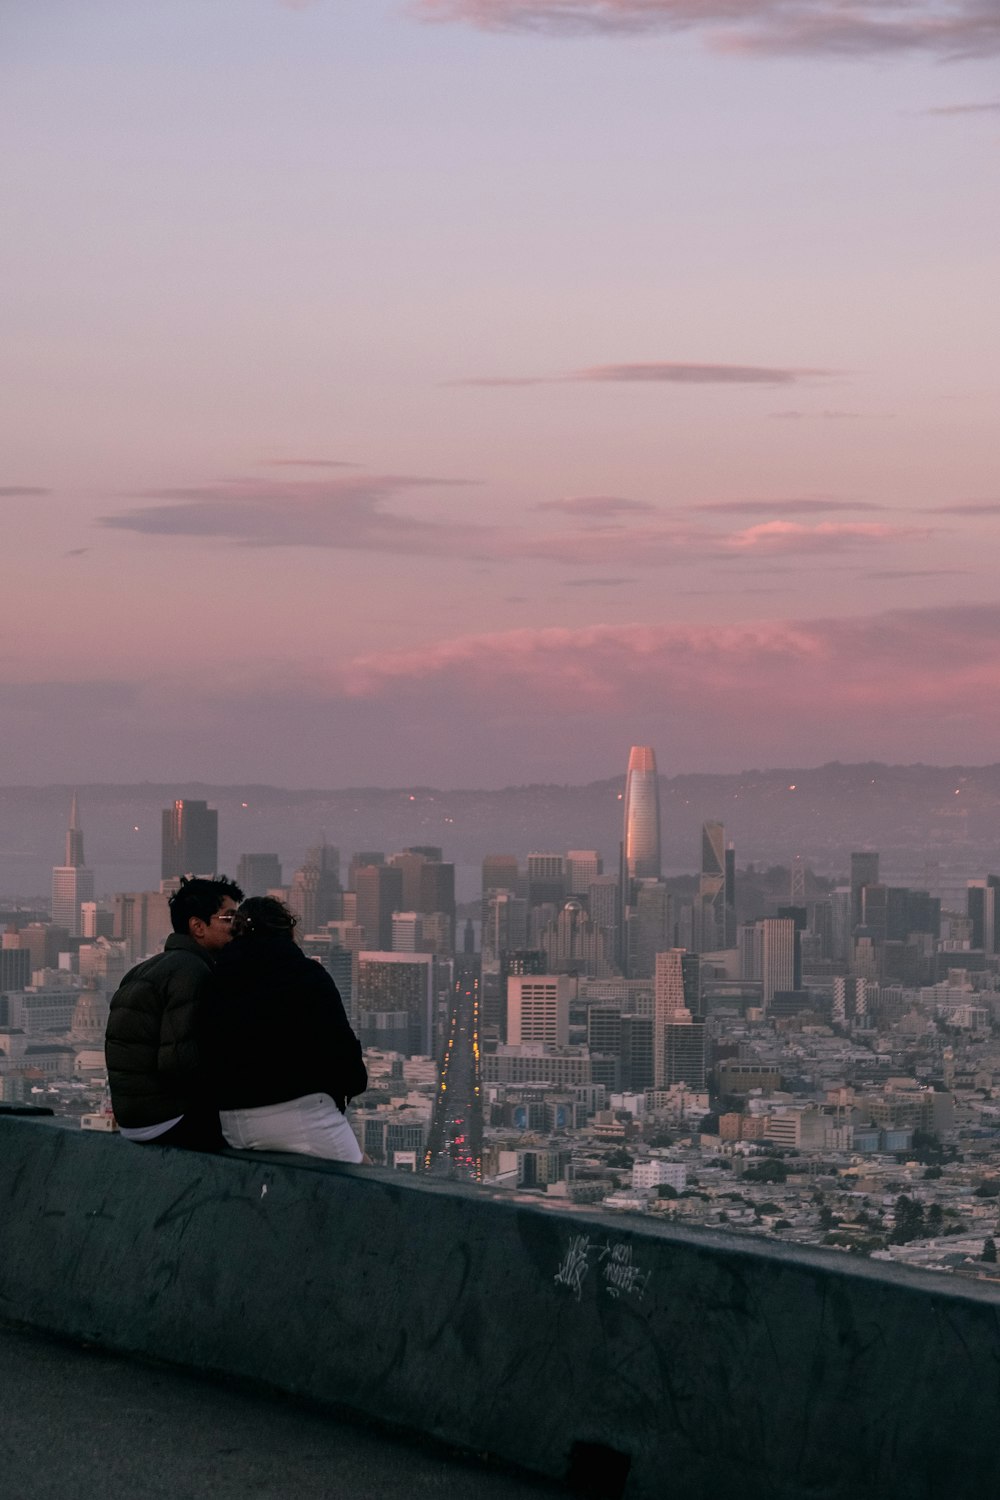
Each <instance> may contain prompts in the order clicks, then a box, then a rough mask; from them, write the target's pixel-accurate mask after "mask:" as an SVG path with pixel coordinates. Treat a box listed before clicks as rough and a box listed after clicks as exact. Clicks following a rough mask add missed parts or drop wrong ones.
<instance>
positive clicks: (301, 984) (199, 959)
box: [105, 876, 368, 1162]
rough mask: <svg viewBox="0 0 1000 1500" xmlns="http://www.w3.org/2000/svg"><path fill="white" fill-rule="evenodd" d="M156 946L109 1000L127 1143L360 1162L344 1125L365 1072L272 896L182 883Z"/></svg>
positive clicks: (317, 970)
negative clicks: (168, 929) (160, 947)
mask: <svg viewBox="0 0 1000 1500" xmlns="http://www.w3.org/2000/svg"><path fill="white" fill-rule="evenodd" d="M170 920H171V925H172V927H173V929H174V930H173V932H172V933H171V935H170V937H168V938H167V941H166V945H165V947H164V951H163V952H162V953H158V954H156V956H155V957H154V958H147V959H145V960H144V961H143V962H142V963H140V964H137V965H136V967H135V968H134V969H131V970H130V971H129V972H128V973H127V974H126V975H125V978H124V979H123V980H122V982H121V985H120V986H119V988H118V990H117V992H116V994H115V995H114V998H113V999H112V1001H111V1011H110V1015H109V1017H108V1030H107V1036H106V1039H105V1054H106V1058H107V1065H108V1086H109V1088H110V1090H111V1103H112V1106H113V1108H114V1112H115V1117H116V1118H117V1120H118V1125H119V1129H120V1131H121V1134H122V1136H123V1137H124V1138H125V1139H126V1140H131V1141H141V1142H155V1143H156V1145H159V1146H185V1147H187V1148H188V1149H189V1150H192V1151H221V1150H222V1149H223V1148H224V1147H225V1146H227V1145H229V1146H233V1147H236V1148H237V1149H241V1150H257V1151H297V1152H302V1153H304V1154H305V1155H307V1156H323V1157H327V1158H328V1159H330V1160H332V1161H349V1162H360V1161H362V1160H364V1159H365V1158H363V1156H362V1152H361V1147H360V1146H359V1145H358V1142H357V1139H356V1137H355V1135H354V1132H353V1130H352V1129H351V1126H350V1124H349V1123H348V1121H347V1119H346V1118H345V1115H344V1111H345V1109H346V1107H347V1103H348V1101H349V1100H350V1099H351V1098H353V1097H355V1096H356V1095H358V1094H360V1093H362V1092H363V1091H364V1089H365V1088H366V1086H367V1083H368V1074H367V1072H366V1070H365V1065H364V1062H363V1061H362V1057H361V1044H360V1043H359V1041H358V1039H357V1037H356V1036H355V1035H354V1032H353V1031H352V1030H351V1026H350V1023H349V1021H348V1019H347V1016H346V1014H345V1012H344V1006H343V1002H342V1001H341V998H340V994H339V992H338V990H337V986H336V985H335V984H334V982H333V980H332V979H331V978H330V976H329V974H328V973H327V972H326V970H325V969H324V968H323V967H322V966H321V965H320V964H318V963H316V962H314V960H312V959H310V958H307V957H306V955H305V954H304V953H303V952H302V949H301V948H299V947H298V945H297V944H296V942H295V938H294V932H295V923H296V919H295V917H294V916H293V915H292V913H291V912H290V911H289V909H288V907H287V906H285V905H284V903H283V902H281V901H277V900H274V899H273V898H272V897H270V896H252V897H250V898H249V899H248V900H246V901H244V900H243V892H242V891H241V890H240V888H239V886H238V885H235V884H234V883H233V881H231V880H227V879H226V878H225V876H220V877H219V878H218V879H214V880H208V879H193V880H188V879H182V880H181V884H180V889H179V890H178V891H176V892H175V894H174V895H173V896H171V897H170Z"/></svg>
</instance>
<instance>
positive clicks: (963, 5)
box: [409, 0, 1000, 57]
mask: <svg viewBox="0 0 1000 1500" xmlns="http://www.w3.org/2000/svg"><path fill="white" fill-rule="evenodd" d="M409 9H410V11H411V13H412V14H414V15H416V16H417V17H419V18H421V19H423V20H425V21H438V22H447V21H463V22H466V23H468V24H470V25H473V26H478V27H480V28H482V29H483V30H486V31H534V32H541V33H547V34H549V35H552V36H581V35H595V34H596V35H609V36H610V35H616V34H618V35H633V36H634V35H636V34H641V33H650V32H671V31H690V30H703V31H705V32H706V33H707V34H708V36H709V38H710V40H711V42H712V44H713V45H714V46H717V47H719V48H721V49H724V50H727V51H738V52H761V53H772V54H774V53H778V54H781V53H792V54H796V53H808V54H814V55H815V54H828V55H832V56H837V57H866V56H882V55H885V54H886V53H890V54H891V53H905V52H925V53H929V54H932V55H937V56H941V57H992V56H995V55H996V53H997V52H1000V13H998V9H997V6H996V4H995V0H855V3H854V4H843V3H842V0H410V6H409Z"/></svg>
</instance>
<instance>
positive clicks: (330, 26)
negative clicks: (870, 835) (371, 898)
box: [0, 0, 1000, 787]
mask: <svg viewBox="0 0 1000 1500" xmlns="http://www.w3.org/2000/svg"><path fill="white" fill-rule="evenodd" d="M732 12H733V8H732V6H730V5H726V4H724V3H722V0H719V3H718V4H716V5H711V4H709V5H698V6H691V5H690V4H684V3H681V0H410V3H403V0H314V3H311V4H310V3H306V0H286V3H279V0H216V3H214V4H213V5H212V6H205V5H204V4H203V3H202V0H170V4H169V5H168V4H165V3H162V0H161V3H159V4H157V3H151V4H147V5H144V6H141V7H135V6H133V5H130V4H128V3H127V0H93V3H92V4H89V5H87V6H86V7H56V8H55V9H53V8H47V7H39V6H38V5H37V4H34V3H32V0H8V4H7V5H5V6H4V9H3V15H2V16H0V50H2V53H3V56H4V73H5V88H4V91H3V95H2V98H0V118H2V119H3V121H4V124H5V126H6V138H7V140H8V142H9V146H8V152H7V157H6V162H5V168H6V171H7V174H8V178H9V184H10V186H9V192H8V196H9V198H10V200H11V202H12V203H13V204H14V205H15V207H14V220H15V223H16V233H13V234H12V235H10V236H9V237H8V240H7V242H6V243H5V245H4V248H3V251H2V260H0V265H2V270H3V275H4V283H5V286H6V287H7V289H8V297H7V299H6V307H7V310H6V311H5V313H4V314H3V318H4V324H3V329H4V339H3V346H4V350H5V353H4V355H3V357H2V369H3V375H4V379H5V389H6V391H7V397H6V400H5V403H4V411H3V415H2V418H0V423H2V429H0V430H2V439H3V452H4V460H3V466H2V470H0V517H2V519H3V523H4V534H5V546H6V548H7V550H8V554H9V556H10V557H11V558H12V559H13V560H14V562H15V563H16V566H15V567H13V568H12V569H11V570H10V571H11V577H10V579H9V581H8V583H7V587H6V589H5V593H4V600H3V605H2V615H0V629H2V631H3V641H4V647H3V664H2V671H0V688H2V691H3V695H4V702H5V707H6V710H7V720H8V732H7V736H6V745H5V748H6V752H7V754H6V758H5V763H6V766H7V778H6V779H8V780H10V781H15V782H23V783H30V784H39V783H48V782H52V781H60V782H67V783H70V784H74V783H76V782H80V783H81V784H83V783H88V782H95V781H109V780H116V781H131V780H136V781H139V780H147V779H148V780H157V781H167V780H175V781H181V780H204V781H210V782H215V783H219V782H226V783H230V784H232V783H236V782H250V781H257V782H268V783H277V784H280V785H286V786H292V787H304V786H316V785H320V786H323V785H340V786H351V785H358V784H368V785H371V784H376V785H378V784H382V785H413V784H415V783H425V784H434V785H450V786H453V787H468V786H471V785H483V784H485V785H494V786H496V785H501V784H503V783H504V782H507V783H508V784H509V783H511V782H514V783H523V782H534V781H546V782H550V781H551V782H559V783H565V782H580V781H586V780H589V779H593V778H596V777H599V776H601V775H608V774H611V773H612V771H613V770H614V768H615V767H617V765H618V764H619V761H620V757H621V746H622V744H623V743H624V744H626V745H627V744H629V743H640V744H641V743H647V744H656V745H657V747H658V751H659V759H660V768H661V771H662V772H664V773H665V774H676V773H678V772H681V771H692V770H696V769H697V770H704V771H716V772H723V771H736V770H740V769H742V768H744V767H746V766H749V765H772V766H774V765H788V764H798V765H819V764H823V763H826V762H828V761H830V760H842V761H863V760H869V759H878V760H886V761H890V762H893V761H899V762H913V761H921V760H922V761H926V762H930V763H935V764H954V763H959V762H966V763H967V762H970V761H973V762H974V761H991V760H992V759H993V758H994V755H995V746H996V744H997V743H998V741H1000V694H998V692H997V688H998V686H1000V644H998V642H1000V628H998V627H1000V600H998V596H997V591H996V584H995V579H994V576H993V574H994V570H993V568H992V565H991V557H992V556H993V555H994V554H995V552H996V549H997V546H998V542H1000V537H998V526H1000V479H998V475H997V460H996V444H995V438H994V431H993V429H994V426H995V416H994V413H995V410H996V406H997V394H998V380H997V359H996V349H997V347H998V346H1000V339H998V337H997V335H998V332H1000V327H998V321H997V320H998V314H997V311H996V298H995V295H994V289H993V282H994V275H993V269H992V260H993V256H992V254H991V253H990V252H989V250H988V247H989V246H990V245H991V244H993V243H995V242H996V240H997V238H998V236H1000V222H998V219H997V215H998V209H997V202H996V197H995V195H990V196H989V197H988V196H987V194H986V193H985V191H984V189H983V182H984V181H985V180H986V178H987V176H988V174H989V173H990V169H991V168H992V167H993V164H994V162H995V157H996V145H997V131H998V119H1000V96H998V92H997V87H996V56H997V52H998V51H1000V26H998V24H997V22H996V19H995V18H994V17H992V16H987V15H986V14H985V13H984V11H983V8H982V7H981V6H980V5H979V4H977V3H976V0H954V3H952V4H949V5H948V6H947V7H945V8H941V7H939V6H936V5H932V4H931V3H930V0H914V3H913V4H910V5H907V6H905V7H904V6H899V5H888V4H887V5H877V6H873V7H865V8H862V9H857V10H850V11H845V10H844V9H843V8H842V7H840V6H837V5H835V4H833V3H831V0H797V3H788V4H784V3H782V4H775V3H772V0H759V3H757V4H750V5H748V6H746V7H742V8H740V16H741V19H740V21H739V22H735V21H733V20H732Z"/></svg>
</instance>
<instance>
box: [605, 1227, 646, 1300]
mask: <svg viewBox="0 0 1000 1500" xmlns="http://www.w3.org/2000/svg"><path fill="white" fill-rule="evenodd" d="M597 1258H598V1260H599V1261H600V1262H601V1264H602V1266H603V1275H604V1284H605V1286H606V1287H607V1289H608V1294H609V1296H612V1297H621V1296H623V1295H624V1296H628V1295H630V1294H631V1293H633V1292H634V1293H637V1295H638V1300H639V1301H640V1302H641V1301H642V1299H643V1297H644V1296H645V1295H646V1288H647V1286H648V1285H649V1283H650V1279H651V1278H652V1274H653V1273H652V1271H643V1270H642V1269H641V1267H639V1266H637V1265H635V1264H634V1262H633V1260H632V1246H631V1245H630V1244H618V1245H612V1243H611V1241H610V1240H608V1241H607V1243H606V1244H604V1245H602V1246H601V1248H600V1250H599V1251H598V1257H597Z"/></svg>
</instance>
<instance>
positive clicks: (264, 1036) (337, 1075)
mask: <svg viewBox="0 0 1000 1500" xmlns="http://www.w3.org/2000/svg"><path fill="white" fill-rule="evenodd" d="M215 978H216V983H215V984H214V985H213V992H212V999H211V1003H210V1004H209V1005H208V1006H206V1008H205V1011H204V1012H203V1015H204V1021H205V1027H206V1030H205V1046H206V1053H207V1066H208V1068H209V1071H210V1074H211V1080H212V1089H213V1099H214V1103H216V1104H217V1105H218V1107H219V1109H258V1108H260V1107H261V1106H263V1105H266V1104H284V1103H285V1102H286V1101H287V1100H289V1099H298V1098H301V1096H302V1095H303V1094H319V1093H324V1094H329V1095H331V1097H332V1098H333V1099H335V1100H336V1103H337V1106H338V1108H340V1109H344V1107H345V1106H346V1103H347V1101H348V1100H349V1099H353V1098H354V1097H355V1095H357V1094H360V1093H363V1092H364V1090H365V1088H366V1087H367V1085H368V1073H367V1071H366V1069H365V1065H364V1062H363V1061H362V1058H361V1043H360V1042H359V1041H358V1039H357V1037H356V1036H355V1035H354V1032H353V1031H352V1030H351V1025H350V1022H349V1021H348V1019H347V1016H346V1014H345V1012H344V1005H343V1001H342V1000H341V998H340V992H339V990H338V989H337V986H336V985H335V984H334V982H333V980H332V979H331V978H330V976H329V974H328V973H327V972H326V970H325V969H324V968H323V967H322V966H321V965H320V964H318V963H316V962H315V960H314V959H311V958H307V957H306V955H305V954H304V953H303V952H302V949H301V948H299V947H298V945H297V944H296V943H295V942H294V941H293V939H292V938H291V937H290V936H288V937H284V936H273V937H272V936H260V937H258V936H256V935H254V936H253V937H243V938H234V940H233V941H232V942H231V943H229V944H228V945H227V946H226V947H225V948H224V949H223V951H222V952H221V953H220V955H219V959H218V963H217V965H216V972H215Z"/></svg>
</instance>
